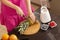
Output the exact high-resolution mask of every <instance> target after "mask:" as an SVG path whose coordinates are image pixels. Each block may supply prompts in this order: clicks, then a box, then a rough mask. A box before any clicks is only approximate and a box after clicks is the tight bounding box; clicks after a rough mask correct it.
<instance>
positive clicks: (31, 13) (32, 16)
mask: <svg viewBox="0 0 60 40" xmlns="http://www.w3.org/2000/svg"><path fill="white" fill-rule="evenodd" d="M29 17H30V18H31V19H32V21H33V22H35V21H36V18H35V15H34V13H33V12H29Z"/></svg>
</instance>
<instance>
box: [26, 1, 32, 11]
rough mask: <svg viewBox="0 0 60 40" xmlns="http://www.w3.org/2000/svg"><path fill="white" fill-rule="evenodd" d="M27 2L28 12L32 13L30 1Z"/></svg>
mask: <svg viewBox="0 0 60 40" xmlns="http://www.w3.org/2000/svg"><path fill="white" fill-rule="evenodd" d="M25 1H26V5H27V10H28V12H32V10H31V2H30V0H25Z"/></svg>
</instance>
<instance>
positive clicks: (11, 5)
mask: <svg viewBox="0 0 60 40" xmlns="http://www.w3.org/2000/svg"><path fill="white" fill-rule="evenodd" d="M1 2H2V3H4V4H5V5H7V6H9V7H11V8H13V9H17V7H18V6H16V5H15V4H13V3H11V2H9V1H8V0H1Z"/></svg>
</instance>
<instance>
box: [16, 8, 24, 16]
mask: <svg viewBox="0 0 60 40" xmlns="http://www.w3.org/2000/svg"><path fill="white" fill-rule="evenodd" d="M16 12H17V13H18V14H19V15H20V16H23V15H24V12H23V11H22V9H21V8H19V7H17V8H16Z"/></svg>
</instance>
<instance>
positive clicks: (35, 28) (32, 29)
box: [23, 20, 40, 35]
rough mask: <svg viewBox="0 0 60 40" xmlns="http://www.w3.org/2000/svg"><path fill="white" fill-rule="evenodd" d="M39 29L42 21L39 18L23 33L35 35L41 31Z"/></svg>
mask: <svg viewBox="0 0 60 40" xmlns="http://www.w3.org/2000/svg"><path fill="white" fill-rule="evenodd" d="M39 29H40V22H39V21H38V20H37V21H36V22H35V23H34V24H32V25H31V26H30V27H28V28H27V29H26V30H25V32H24V33H23V34H24V35H33V34H36V33H37V32H38V31H39Z"/></svg>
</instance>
